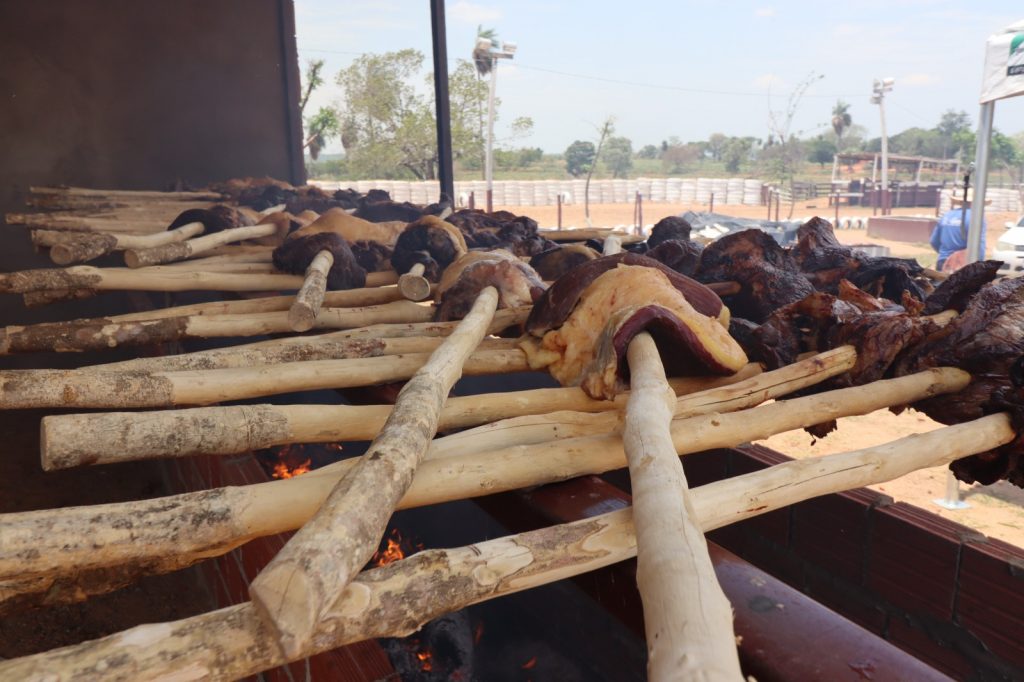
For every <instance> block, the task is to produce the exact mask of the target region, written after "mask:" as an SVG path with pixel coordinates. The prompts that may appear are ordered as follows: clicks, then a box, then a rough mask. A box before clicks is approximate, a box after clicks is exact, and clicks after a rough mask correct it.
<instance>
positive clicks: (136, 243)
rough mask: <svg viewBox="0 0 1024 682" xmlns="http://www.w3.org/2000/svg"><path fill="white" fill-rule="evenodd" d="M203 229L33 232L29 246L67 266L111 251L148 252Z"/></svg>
mask: <svg viewBox="0 0 1024 682" xmlns="http://www.w3.org/2000/svg"><path fill="white" fill-rule="evenodd" d="M204 229H205V228H204V227H203V224H202V223H186V224H185V225H182V226H181V227H177V228H175V229H173V230H165V231H164V232H154V233H152V234H145V235H131V234H100V233H95V234H92V233H75V232H71V233H69V232H58V231H54V230H33V231H32V243H34V244H35V245H36V246H47V247H49V248H50V260H52V261H53V262H54V263H56V264H57V265H69V264H71V263H82V262H85V261H89V260H92V259H93V258H99V257H100V256H103V255H105V254H108V253H111V252H112V251H124V250H126V249H148V248H152V247H155V246H163V245H165V244H173V243H175V242H182V241H185V240H186V239H189V238H190V237H195V236H196V235H199V234H202V233H203V230H204Z"/></svg>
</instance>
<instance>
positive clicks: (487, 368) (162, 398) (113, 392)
mask: <svg viewBox="0 0 1024 682" xmlns="http://www.w3.org/2000/svg"><path fill="white" fill-rule="evenodd" d="M428 357H429V356H428V355H427V354H424V353H412V354H409V355H389V356H386V357H376V358H356V359H354V360H311V361H307V362H287V363H283V364H279V365H265V366H257V367H239V368H232V369H210V370H190V371H178V372H148V373H146V372H116V371H97V370H93V369H86V370H45V369H30V370H8V371H4V372H0V409H7V410H11V409H26V408H40V407H44V408H45V407H49V408H66V407H72V408H97V407H99V408H112V409H124V408H144V407H172V406H175V405H209V404H210V403H218V402H224V401H227V400H244V399H247V398H256V397H259V396H267V395H279V394H281V393H291V392H293V391H317V390H321V389H330V388H350V387H354V386H374V385H377V384H386V383H389V382H393V381H400V380H403V379H408V378H409V377H411V376H412V375H413V374H414V373H415V372H416V370H418V369H419V368H420V367H422V366H423V363H424V362H426V361H427V359H428ZM528 369H529V364H528V363H527V361H526V355H525V354H524V353H523V352H522V351H521V350H519V349H516V350H498V351H480V352H477V353H473V354H472V356H470V358H469V360H468V361H467V363H466V367H465V371H466V374H468V375H471V376H474V375H479V374H506V373H509V372H525V371H527V370H528Z"/></svg>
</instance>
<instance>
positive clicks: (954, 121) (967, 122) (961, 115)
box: [935, 109, 971, 158]
mask: <svg viewBox="0 0 1024 682" xmlns="http://www.w3.org/2000/svg"><path fill="white" fill-rule="evenodd" d="M935 130H936V131H938V133H939V135H941V136H942V140H943V143H944V144H943V147H942V158H947V156H948V154H949V153H950V152H953V151H956V150H959V151H960V152H962V151H963V149H962V148H961V147H959V146H958V141H957V139H956V138H958V137H959V138H960V140H959V142H960V143H962V142H963V141H964V139H963V135H964V133H968V132H970V130H971V117H970V116H968V115H967V112H966V111H956V110H955V109H947V110H946V111H945V112H944V113H943V114H942V118H940V119H939V124H938V125H937V126H935Z"/></svg>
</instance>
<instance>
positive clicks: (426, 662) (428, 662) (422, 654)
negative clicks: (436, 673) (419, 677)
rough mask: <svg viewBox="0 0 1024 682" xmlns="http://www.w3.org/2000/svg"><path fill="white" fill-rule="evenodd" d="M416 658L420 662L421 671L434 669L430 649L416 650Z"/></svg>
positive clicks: (432, 655)
mask: <svg viewBox="0 0 1024 682" xmlns="http://www.w3.org/2000/svg"><path fill="white" fill-rule="evenodd" d="M416 658H417V659H419V662H420V670H422V671H423V672H427V673H428V672H430V671H431V670H433V669H434V654H432V653H431V652H430V649H426V650H425V651H417V652H416Z"/></svg>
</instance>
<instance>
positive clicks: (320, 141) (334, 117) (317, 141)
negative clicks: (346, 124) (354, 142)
mask: <svg viewBox="0 0 1024 682" xmlns="http://www.w3.org/2000/svg"><path fill="white" fill-rule="evenodd" d="M323 68H324V60H322V59H311V60H310V61H309V62H308V63H307V64H306V74H305V81H306V86H305V89H304V91H303V93H302V99H301V100H299V116H304V115H305V113H306V105H307V104H309V97H310V95H312V94H313V92H314V91H315V90H317V89H318V88H319V87H320V86H322V85H323V84H324V79H323V76H321V75H320V72H321V71H322V70H323ZM303 126H304V127H305V130H306V134H305V136H304V138H303V144H302V147H303V149H309V156H310V157H311V158H312V159H313V160H314V161H315V160H316V159H317V158H318V157H319V156H320V150H321V149H323V148H324V147H325V146H327V143H328V142H329V141H330V139H331V138H332V137H335V136H336V135H338V133H339V132H341V122H340V121H339V120H338V112H337V111H336V110H335V109H334V107H320V108H319V109H318V110H317V112H316V113H315V114H313V115H312V116H309V117H307V118H304V119H303Z"/></svg>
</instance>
